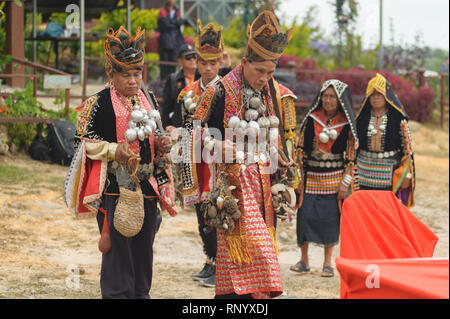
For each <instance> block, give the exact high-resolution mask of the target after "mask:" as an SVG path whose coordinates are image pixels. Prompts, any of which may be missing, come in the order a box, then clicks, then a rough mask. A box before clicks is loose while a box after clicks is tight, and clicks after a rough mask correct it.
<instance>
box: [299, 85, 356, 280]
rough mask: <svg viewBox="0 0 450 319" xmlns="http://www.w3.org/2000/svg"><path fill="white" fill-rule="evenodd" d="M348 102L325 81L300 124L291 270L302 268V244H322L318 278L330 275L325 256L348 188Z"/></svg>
mask: <svg viewBox="0 0 450 319" xmlns="http://www.w3.org/2000/svg"><path fill="white" fill-rule="evenodd" d="M352 107H353V102H352V97H351V94H350V89H349V88H348V86H347V85H346V84H345V83H343V82H341V81H338V80H328V81H326V82H325V83H324V84H323V86H322V88H321V90H320V92H319V94H318V95H317V96H316V98H315V100H314V102H313V104H312V106H311V107H310V109H309V110H308V112H307V114H306V116H305V119H304V120H303V122H302V124H301V126H300V137H299V141H298V146H299V150H298V159H297V160H298V164H299V167H300V178H301V181H300V185H299V193H300V201H299V207H300V208H299V210H298V214H297V243H298V245H299V247H300V248H301V259H300V261H299V262H298V263H297V264H295V265H293V266H291V268H290V269H291V270H292V271H296V272H308V271H310V268H309V261H308V245H309V243H310V242H312V243H316V244H319V245H321V246H323V247H324V250H325V257H324V263H323V271H322V276H323V277H332V276H333V275H334V270H333V267H332V266H331V259H332V254H333V247H334V245H335V244H337V242H338V241H339V235H340V207H341V203H342V201H343V200H344V199H345V198H346V197H347V194H348V193H349V192H352V191H353V186H354V185H353V171H354V170H353V166H354V159H355V155H356V154H355V150H356V149H357V148H358V138H357V134H356V124H355V121H354V115H353V108H352Z"/></svg>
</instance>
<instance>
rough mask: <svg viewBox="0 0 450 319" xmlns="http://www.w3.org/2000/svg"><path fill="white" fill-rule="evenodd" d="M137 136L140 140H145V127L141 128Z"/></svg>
mask: <svg viewBox="0 0 450 319" xmlns="http://www.w3.org/2000/svg"><path fill="white" fill-rule="evenodd" d="M137 137H138V139H139V140H140V141H143V140H144V139H145V132H144V128H142V127H141V128H140V129H139V131H138V133H137Z"/></svg>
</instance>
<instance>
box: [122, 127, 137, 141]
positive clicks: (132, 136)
mask: <svg viewBox="0 0 450 319" xmlns="http://www.w3.org/2000/svg"><path fill="white" fill-rule="evenodd" d="M125 137H126V138H127V140H129V141H130V142H132V141H134V140H135V139H136V138H137V132H136V131H135V130H134V129H131V128H129V129H128V130H126V131H125Z"/></svg>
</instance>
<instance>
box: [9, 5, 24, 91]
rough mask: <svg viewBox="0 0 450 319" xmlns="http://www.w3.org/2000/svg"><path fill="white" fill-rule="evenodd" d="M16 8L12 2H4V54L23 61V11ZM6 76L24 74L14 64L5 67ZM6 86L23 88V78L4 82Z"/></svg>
mask: <svg viewBox="0 0 450 319" xmlns="http://www.w3.org/2000/svg"><path fill="white" fill-rule="evenodd" d="M23 6H24V4H23V1H22V6H20V7H19V6H18V5H17V4H15V3H14V1H6V6H5V8H6V24H5V31H6V54H7V55H8V54H10V55H12V56H13V57H15V58H19V59H25V37H24V33H25V32H24V9H23ZM6 73H7V74H14V73H20V74H24V73H25V67H24V66H23V65H19V66H17V68H16V69H15V68H14V63H12V62H11V63H9V64H8V65H7V66H6ZM6 84H7V85H9V86H11V87H21V88H24V87H25V78H23V77H19V78H10V79H7V80H6Z"/></svg>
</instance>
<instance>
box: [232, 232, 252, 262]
mask: <svg viewBox="0 0 450 319" xmlns="http://www.w3.org/2000/svg"><path fill="white" fill-rule="evenodd" d="M227 243H228V254H229V256H230V261H231V262H232V263H233V264H236V265H242V264H249V263H250V262H251V258H250V253H249V251H248V247H247V244H246V239H245V236H227Z"/></svg>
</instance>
